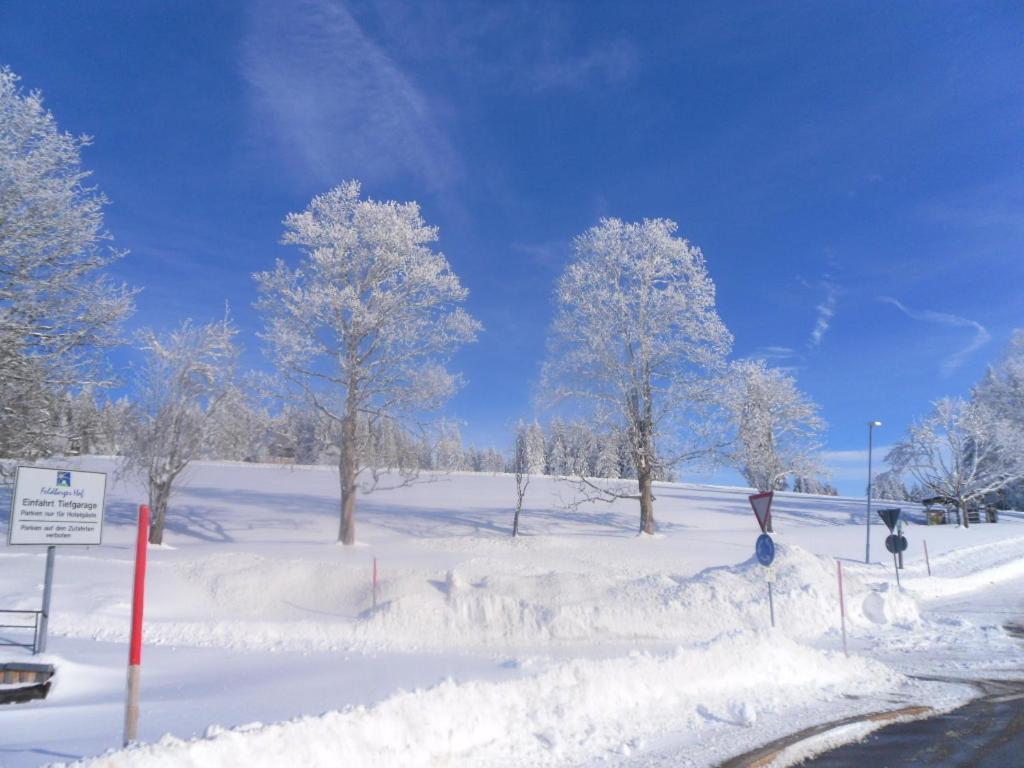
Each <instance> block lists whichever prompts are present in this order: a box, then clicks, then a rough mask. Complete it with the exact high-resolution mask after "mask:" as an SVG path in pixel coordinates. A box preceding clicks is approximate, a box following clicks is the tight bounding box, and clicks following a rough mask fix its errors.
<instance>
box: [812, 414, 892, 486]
mask: <svg viewBox="0 0 1024 768" xmlns="http://www.w3.org/2000/svg"><path fill="white" fill-rule="evenodd" d="M866 431H867V427H865V432H866ZM875 437H876V438H877V437H878V435H877V434H876V435H875ZM864 440H865V442H867V435H866V434H865V436H864ZM891 450H892V445H888V444H887V445H875V446H874V450H873V451H872V453H871V458H872V466H871V473H872V474H874V475H877V474H878V473H879V472H884V471H885V470H887V469H888V468H889V465H888V464H886V463H885V456H886V454H888V453H889V451H891ZM821 460H822V462H823V463H824V464H825V466H826V467H827V468H828V470H829V473H830V475H831V477H832V480H833V481H834V482H835V483H836V484H837V485H840V486H842V487H843V488H844V490H845V492H846V493H854V494H855V493H858V485H860V484H862V485H860V490H859V493H864V492H865V491H866V490H867V485H868V450H867V448H866V447H865V448H863V449H861V450H852V451H823V452H822V453H821Z"/></svg>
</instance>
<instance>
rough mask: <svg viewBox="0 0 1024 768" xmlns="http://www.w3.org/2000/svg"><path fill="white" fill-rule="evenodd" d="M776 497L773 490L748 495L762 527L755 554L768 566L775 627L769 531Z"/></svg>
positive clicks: (773, 554) (769, 598)
mask: <svg viewBox="0 0 1024 768" xmlns="http://www.w3.org/2000/svg"><path fill="white" fill-rule="evenodd" d="M774 497H775V494H774V493H773V492H772V491H767V492H765V493H755V494H754V495H753V496H749V497H748V500H749V501H750V507H751V509H753V510H754V517H755V518H757V524H758V526H759V527H760V528H761V535H760V536H758V537H757V541H756V542H755V543H754V554H755V555H756V556H757V562H759V563H760V564H761V565H763V566H764V567H765V568H768V571H767V572H766V573H765V581H766V582H768V612H769V614H770V616H771V620H772V626H773V627H774V626H775V599H774V598H773V596H772V582H773V581H774V580H775V575H774V574H773V573H772V571H771V564H772V563H773V562H774V561H775V542H774V541H772V537H771V536H769V535H768V532H769V531H771V530H772V499H773V498H774Z"/></svg>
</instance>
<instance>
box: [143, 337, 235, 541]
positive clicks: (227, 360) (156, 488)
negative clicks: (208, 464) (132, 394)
mask: <svg viewBox="0 0 1024 768" xmlns="http://www.w3.org/2000/svg"><path fill="white" fill-rule="evenodd" d="M235 334H236V329H235V328H234V326H233V325H232V324H231V323H230V322H229V321H228V319H227V318H225V319H224V320H223V321H221V322H216V323H211V324H210V325H204V326H195V325H193V324H192V323H191V322H190V321H185V322H184V323H182V325H181V326H180V327H179V328H178V329H177V330H175V331H173V332H172V333H170V334H168V335H166V336H158V335H157V334H155V333H153V332H152V331H144V332H143V333H142V345H141V346H142V349H143V350H144V351H145V352H146V362H145V364H144V366H143V368H142V369H141V371H140V372H139V376H138V379H137V380H138V389H137V395H136V400H135V403H134V407H133V413H132V418H131V420H130V425H129V428H128V434H127V446H126V454H127V456H128V462H127V468H128V470H129V471H134V472H137V473H138V474H141V475H142V476H143V477H144V478H145V480H146V484H147V486H148V488H149V506H150V509H151V510H152V513H153V518H152V524H151V527H150V531H149V541H150V543H152V544H160V543H162V542H163V535H164V524H165V522H166V519H167V505H168V503H169V501H170V498H171V491H172V490H173V487H174V482H175V480H176V479H177V478H178V477H179V476H180V475H181V473H182V471H183V470H184V469H185V468H186V467H187V466H188V464H189V462H191V461H192V460H193V459H195V458H197V457H198V456H199V454H200V452H201V451H202V449H203V446H204V444H206V443H208V441H209V436H210V428H211V425H212V424H213V417H214V415H215V414H216V413H217V410H218V408H219V407H220V406H221V405H222V403H223V400H224V398H225V396H226V394H227V392H228V391H229V388H230V385H231V382H232V379H233V377H234V370H235V362H236V360H237V357H238V349H237V347H236V346H235V344H234V337H235Z"/></svg>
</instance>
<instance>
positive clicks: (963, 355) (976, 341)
mask: <svg viewBox="0 0 1024 768" xmlns="http://www.w3.org/2000/svg"><path fill="white" fill-rule="evenodd" d="M878 300H879V301H881V302H884V303H886V304H892V305H893V306H894V307H896V309H898V310H899V311H900V312H902V313H903V314H905V315H906V316H907V317H909V318H910V319H911V320H918V321H921V322H924V323H935V324H936V325H945V326H950V327H953V328H971V329H973V330H974V338H972V339H971V342H970V343H969V344H968V345H967V346H965V347H963V348H962V349H959V350H957V351H955V352H953V353H952V354H950V355H947V356H946V357H945V358H944V359H943V360H942V363H941V365H940V370H941V371H942V375H943V376H948V375H950V374H951V373H953V371H955V370H956V369H957V368H959V367H960V366H961V365H963V364H964V361H965V360H967V358H968V356H970V355H971V353H973V352H974V351H976V350H978V349H980V348H981V347H983V346H985V344H987V343H988V342H989V340H990V339H991V338H992V335H991V334H990V333H989V332H988V330H987V329H986V328H985V326H983V325H982V324H981V323H979V322H977V321H975V320H970V319H968V318H966V317H960V316H959V315H950V314H947V313H945V312H935V311H933V310H930V309H910V308H909V307H907V306H906V305H905V304H903V303H902V302H900V301H898V300H896V299H894V298H892V297H891V296H879V297H878Z"/></svg>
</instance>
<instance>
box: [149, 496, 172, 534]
mask: <svg viewBox="0 0 1024 768" xmlns="http://www.w3.org/2000/svg"><path fill="white" fill-rule="evenodd" d="M170 498H171V484H170V483H154V482H153V481H152V480H151V481H150V485H149V508H150V512H151V513H152V517H151V518H150V524H149V543H150V544H157V545H159V544H163V542H164V522H165V521H166V520H167V504H168V502H169V501H170Z"/></svg>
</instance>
